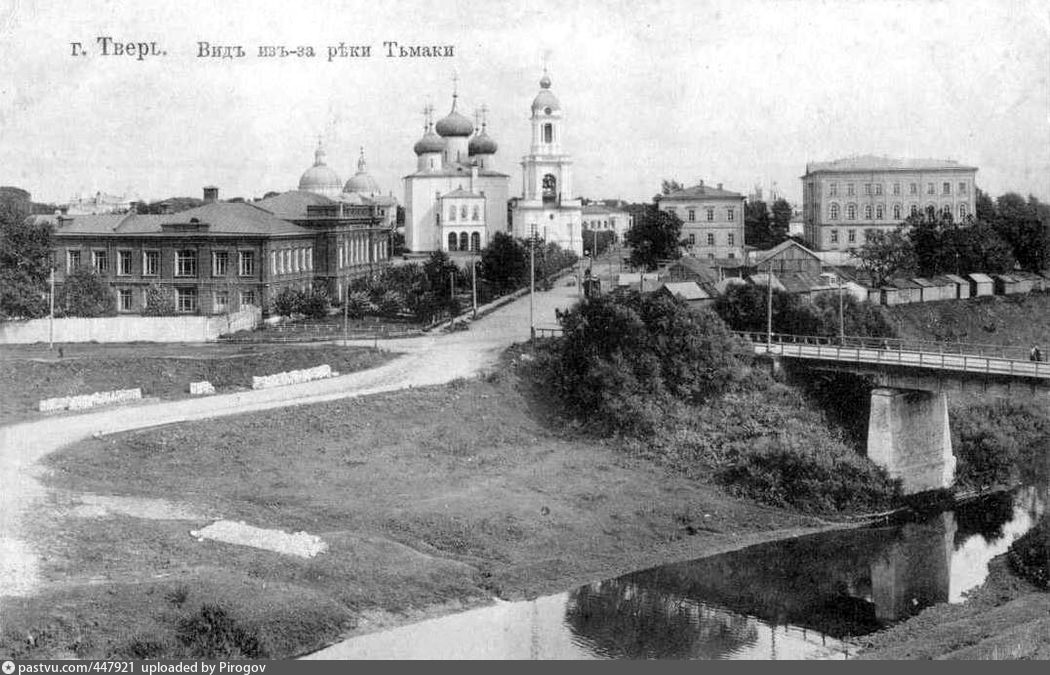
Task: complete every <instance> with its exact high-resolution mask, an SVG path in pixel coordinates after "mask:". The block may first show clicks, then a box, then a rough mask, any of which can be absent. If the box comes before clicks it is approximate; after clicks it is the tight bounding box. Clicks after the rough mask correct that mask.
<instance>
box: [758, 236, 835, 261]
mask: <svg viewBox="0 0 1050 675" xmlns="http://www.w3.org/2000/svg"><path fill="white" fill-rule="evenodd" d="M789 248H799V249H802V250H803V251H805V252H806V253H808V254H809V255H810V256H812V257H813V259H814V260H817V261H819V260H820V256H818V255H817V254H816V253H814V252H813V251H811V250H809V249H808V248H806V247H805V246H803V245H802V244H800V243H798V242H797V241H795V240H794V239H785V240H784V241H782V242H780V243H779V244H777V245H776V246H774V247H773V248H771V249H768V250H766V251H755V252H754V259H753V262H752V263H751V264H752V265H755V266H760V265H762V264H763V263H765V262H767V261H768V260H769V259H770V258H774V257H776V256H777V255H779V254H780V253H782V252H784V251H785V250H787V249H789Z"/></svg>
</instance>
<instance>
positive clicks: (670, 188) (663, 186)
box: [660, 178, 685, 195]
mask: <svg viewBox="0 0 1050 675" xmlns="http://www.w3.org/2000/svg"><path fill="white" fill-rule="evenodd" d="M684 189H685V188H683V187H682V184H681V183H679V182H678V181H676V180H674V179H673V178H665V179H663V180H662V181H661V182H660V194H662V195H669V194H671V193H672V192H678V191H679V190H684Z"/></svg>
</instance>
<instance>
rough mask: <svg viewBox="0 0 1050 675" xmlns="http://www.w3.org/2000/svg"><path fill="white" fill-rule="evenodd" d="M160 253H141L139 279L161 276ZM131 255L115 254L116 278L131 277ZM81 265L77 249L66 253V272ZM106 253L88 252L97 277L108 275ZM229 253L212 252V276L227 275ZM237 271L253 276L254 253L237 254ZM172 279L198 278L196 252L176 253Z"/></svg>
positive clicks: (243, 275)
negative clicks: (140, 277) (175, 277)
mask: <svg viewBox="0 0 1050 675" xmlns="http://www.w3.org/2000/svg"><path fill="white" fill-rule="evenodd" d="M160 255H161V252H160V251H143V252H142V276H144V277H156V276H160ZM133 260H134V252H133V251H117V260H116V263H117V269H116V273H117V276H118V277H127V276H131V275H132V274H134V269H133ZM81 263H82V258H81V251H80V250H78V249H67V250H66V271H67V272H69V273H72V272H73V271H74V270H75V269H77V268H78V267H80V265H81ZM109 264H110V260H109V251H91V267H92V268H93V269H94V270H95V271H96V272H98V273H99V274H106V273H108V272H109ZM229 268H230V252H229V251H212V258H211V273H212V276H215V277H224V276H227V275H228V274H229ZM237 271H238V274H239V275H240V276H242V277H250V276H255V251H237ZM175 276H177V277H195V276H197V251H196V250H194V249H185V250H178V251H175Z"/></svg>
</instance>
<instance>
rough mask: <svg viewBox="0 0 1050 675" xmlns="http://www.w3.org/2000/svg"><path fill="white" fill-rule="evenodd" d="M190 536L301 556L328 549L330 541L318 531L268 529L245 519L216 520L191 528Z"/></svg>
mask: <svg viewBox="0 0 1050 675" xmlns="http://www.w3.org/2000/svg"><path fill="white" fill-rule="evenodd" d="M190 536H191V537H194V538H196V539H197V541H204V540H205V539H212V540H214V541H224V542H226V543H228V544H240V545H241V546H251V547H252V548H261V549H265V550H267V551H274V552H275V553H283V554H285V555H294V556H299V557H300V558H313V557H314V556H315V555H317V554H318V553H324V552H325V551H327V550H328V544H327V543H325V542H324V541H323V540H322V539H321V538H320V537H318V536H317V535H315V534H307V533H306V532H296V533H294V534H288V533H287V532H285V531H283V530H268V529H265V528H262V527H255V526H252V525H248V524H246V523H244V522H243V521H238V522H233V521H232V520H217V521H215V522H214V523H212V524H211V525H208V526H207V527H202V528H201V529H199V530H190Z"/></svg>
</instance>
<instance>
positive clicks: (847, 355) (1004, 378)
mask: <svg viewBox="0 0 1050 675" xmlns="http://www.w3.org/2000/svg"><path fill="white" fill-rule="evenodd" d="M737 334H738V335H739V336H740V337H741V338H743V339H745V340H748V341H750V342H751V343H752V344H753V346H754V350H755V353H756V354H763V355H769V356H772V357H773V359H774V363H776V360H778V359H788V360H792V361H797V362H799V363H801V364H804V366H805V367H806V368H809V369H815V370H832V371H838V372H850V373H854V374H858V375H864V376H867V377H870V378H871V379H872V380H873V381H874V383H875V388H874V389H873V390H872V392H871V408H870V411H869V413H868V442H867V454H868V457H869V458H870V459H871V460H872V461H873V462H875V463H876V464H878V465H880V466H882V467H884V468H885V469H886V470H887V472H888V473H889V475H890V476H891V477H893V478H899V479H900V480H901V484H902V487H903V490H904V492H905V494H914V493H918V492H926V491H929V490H936V489H941V488H947V487H950V486H951V485H952V483H953V482H954V477H955V463H956V462H955V456H954V455H953V453H952V439H951V430H950V427H949V420H948V396H947V392H948V391H949V390H952V389H959V390H965V389H966V387H967V386H968V385H974V384H976V386H978V387H980V388H982V389H983V390H987V389H988V388H990V387H993V386H994V387H1005V388H1006V389H1007V390H1011V389H1012V388H1015V387H1025V388H1026V389H1027V390H1028V391H1029V392H1030V393H1036V392H1043V391H1050V363H1047V362H1043V361H1031V360H1029V359H1028V350H1027V349H1026V348H1024V347H1009V346H1002V345H979V344H967V343H948V342H934V341H926V340H901V339H895V338H868V337H850V336H845V337H835V338H829V337H818V336H812V335H784V334H777V333H773V334H769V333H737Z"/></svg>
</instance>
